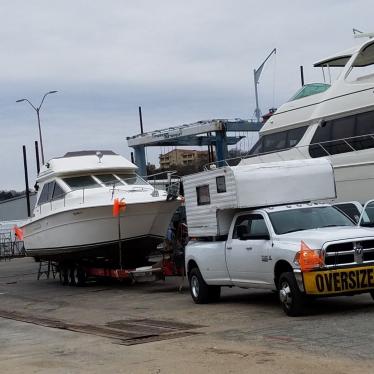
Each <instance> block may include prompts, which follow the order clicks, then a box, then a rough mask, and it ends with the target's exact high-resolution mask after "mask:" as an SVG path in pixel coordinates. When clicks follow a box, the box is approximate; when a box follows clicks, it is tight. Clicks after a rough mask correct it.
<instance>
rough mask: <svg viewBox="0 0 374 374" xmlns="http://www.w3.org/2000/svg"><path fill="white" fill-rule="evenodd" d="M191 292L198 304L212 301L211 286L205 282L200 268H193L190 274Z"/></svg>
mask: <svg viewBox="0 0 374 374" xmlns="http://www.w3.org/2000/svg"><path fill="white" fill-rule="evenodd" d="M189 281H190V292H191V296H192V299H193V301H194V302H195V303H196V304H206V303H208V302H209V301H210V297H209V286H208V285H207V284H206V283H205V281H204V279H203V277H202V275H201V273H200V270H199V269H198V268H193V269H192V270H191V272H190V274H189Z"/></svg>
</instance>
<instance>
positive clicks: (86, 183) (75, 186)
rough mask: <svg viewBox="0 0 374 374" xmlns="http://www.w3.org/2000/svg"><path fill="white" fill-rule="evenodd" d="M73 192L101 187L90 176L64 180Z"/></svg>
mask: <svg viewBox="0 0 374 374" xmlns="http://www.w3.org/2000/svg"><path fill="white" fill-rule="evenodd" d="M62 180H63V181H64V182H65V183H66V184H67V185H68V186H69V187H70V188H71V189H72V190H73V191H74V190H82V189H84V188H97V187H101V186H100V184H99V183H97V182H96V181H95V180H94V179H93V178H92V176H90V175H83V176H79V177H69V178H63V179H62Z"/></svg>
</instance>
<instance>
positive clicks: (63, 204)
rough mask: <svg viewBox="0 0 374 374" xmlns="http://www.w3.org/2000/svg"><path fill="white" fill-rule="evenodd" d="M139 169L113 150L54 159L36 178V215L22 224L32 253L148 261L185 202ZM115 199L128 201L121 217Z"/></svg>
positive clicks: (130, 263) (128, 262)
mask: <svg viewBox="0 0 374 374" xmlns="http://www.w3.org/2000/svg"><path fill="white" fill-rule="evenodd" d="M136 169H137V167H136V166H135V165H134V164H132V163H131V162H129V161H128V160H126V159H125V158H123V157H122V156H120V155H117V154H115V153H113V152H112V151H82V152H69V153H67V154H65V155H64V156H63V157H60V158H53V159H51V160H50V161H49V162H48V163H46V164H45V165H44V166H43V167H42V169H41V171H40V173H39V176H38V178H37V185H38V187H39V188H38V196H37V203H36V206H35V208H34V211H33V217H32V218H30V219H29V221H27V222H26V224H25V225H24V226H23V232H24V244H25V249H26V252H27V254H28V255H30V256H34V257H40V258H48V259H51V258H53V259H56V260H58V259H62V258H64V259H67V258H70V259H74V258H75V256H86V257H88V258H89V257H96V258H97V257H102V258H109V257H110V258H116V257H117V259H118V256H121V259H122V260H123V261H124V262H125V264H126V266H130V267H131V266H134V267H135V266H138V264H144V258H145V257H146V256H147V255H148V254H149V252H150V251H152V250H153V249H155V248H156V246H157V244H159V243H160V242H161V241H162V240H163V238H164V237H165V234H166V231H167V227H168V225H169V223H170V220H171V217H172V215H173V214H174V212H175V210H176V208H177V207H178V205H179V204H180V202H179V201H178V200H177V199H174V200H173V199H171V200H170V199H167V193H166V191H160V190H156V189H155V188H153V187H152V186H151V185H150V184H149V183H148V182H146V181H145V180H144V179H143V178H141V177H139V176H138V175H137V174H136V172H135V171H136ZM115 199H119V200H120V201H125V202H126V210H125V211H124V212H122V213H121V214H120V216H119V219H118V218H117V217H113V215H112V209H113V203H114V200H115ZM119 240H121V241H122V242H123V244H122V247H123V258H122V255H120V254H119V253H118V243H119Z"/></svg>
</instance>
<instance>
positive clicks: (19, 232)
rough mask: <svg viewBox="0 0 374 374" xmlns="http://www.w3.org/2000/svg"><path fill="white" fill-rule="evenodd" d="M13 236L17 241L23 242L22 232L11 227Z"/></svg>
mask: <svg viewBox="0 0 374 374" xmlns="http://www.w3.org/2000/svg"><path fill="white" fill-rule="evenodd" d="M13 230H14V234H15V236H16V238H17V239H18V240H23V230H22V229H21V228H19V227H18V226H14V227H13Z"/></svg>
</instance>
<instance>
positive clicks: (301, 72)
mask: <svg viewBox="0 0 374 374" xmlns="http://www.w3.org/2000/svg"><path fill="white" fill-rule="evenodd" d="M300 76H301V87H304V67H303V66H300Z"/></svg>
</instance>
